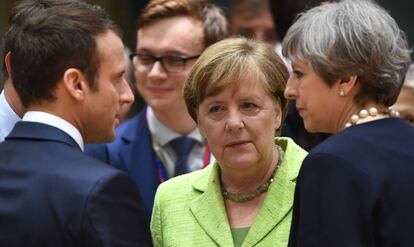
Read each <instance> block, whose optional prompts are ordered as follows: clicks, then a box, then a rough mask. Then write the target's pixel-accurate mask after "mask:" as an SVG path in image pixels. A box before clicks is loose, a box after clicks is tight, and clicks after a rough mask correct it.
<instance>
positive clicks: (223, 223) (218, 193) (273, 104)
mask: <svg viewBox="0 0 414 247" xmlns="http://www.w3.org/2000/svg"><path fill="white" fill-rule="evenodd" d="M287 78H288V72H287V69H286V67H285V65H284V63H283V62H282V61H281V59H280V58H279V57H278V56H277V55H276V53H275V52H274V51H273V49H272V47H270V46H268V45H267V44H264V43H261V42H255V41H251V40H247V39H244V38H232V39H227V40H223V41H221V42H218V43H216V44H214V45H212V46H210V47H209V48H208V49H207V50H205V52H204V53H203V54H202V55H201V56H200V58H199V60H198V61H197V62H196V63H195V65H194V66H193V68H192V70H191V72H190V75H189V77H188V79H187V81H186V83H185V87H184V98H185V101H186V104H187V108H188V111H189V113H190V115H191V116H192V117H193V119H194V120H195V121H196V122H197V124H198V127H199V129H200V133H201V134H202V135H203V137H204V138H205V139H206V140H207V142H208V144H209V146H210V148H211V151H212V153H213V155H214V157H215V158H216V161H215V162H213V164H211V165H210V166H208V167H207V168H205V169H203V170H201V171H197V172H193V173H190V174H186V175H183V176H179V177H176V178H173V179H171V180H169V181H167V182H165V183H163V184H161V185H160V187H159V188H158V190H157V193H156V196H155V204H154V209H153V215H152V220H151V232H152V237H153V242H154V245H155V246H226V247H228V246H275V247H278V246H283V247H285V246H287V242H288V239H289V230H290V224H291V218H292V205H293V194H294V189H295V185H296V177H297V175H298V172H299V168H300V164H301V163H302V160H303V159H304V157H305V156H306V152H305V151H304V150H303V149H301V148H300V147H299V146H297V145H296V144H295V143H294V142H293V141H292V140H290V139H288V138H280V137H275V136H277V135H278V134H279V133H280V128H281V126H282V123H283V120H284V117H285V116H286V109H287V108H286V106H287V102H286V100H285V98H284V97H283V91H284V89H285V85H286V81H287Z"/></svg>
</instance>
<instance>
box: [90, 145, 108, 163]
mask: <svg viewBox="0 0 414 247" xmlns="http://www.w3.org/2000/svg"><path fill="white" fill-rule="evenodd" d="M84 153H86V154H87V155H89V156H91V157H94V158H95V159H98V160H100V161H102V162H104V163H106V164H111V161H110V158H109V151H108V146H107V145H106V144H87V145H85V151H84Z"/></svg>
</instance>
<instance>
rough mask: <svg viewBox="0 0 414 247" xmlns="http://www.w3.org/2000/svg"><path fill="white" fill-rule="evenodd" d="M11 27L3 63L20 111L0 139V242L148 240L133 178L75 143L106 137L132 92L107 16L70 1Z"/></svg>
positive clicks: (118, 243) (138, 242) (76, 243)
mask: <svg viewBox="0 0 414 247" xmlns="http://www.w3.org/2000/svg"><path fill="white" fill-rule="evenodd" d="M41 2H45V0H28V1H24V2H23V3H21V4H29V5H30V4H36V3H41ZM16 8H18V7H16ZM14 28H16V29H15V30H14V33H13V43H12V44H10V50H9V51H10V53H9V55H8V56H7V59H6V65H7V67H8V69H9V71H11V76H12V79H13V85H14V87H15V89H16V92H17V94H18V95H19V98H20V100H21V102H22V105H23V106H24V107H26V108H27V112H26V113H25V114H24V116H23V118H22V121H20V122H18V123H17V124H16V125H15V127H14V128H13V130H12V132H11V133H10V135H9V136H8V137H6V140H5V141H4V142H3V143H1V144H0V246H150V245H151V240H150V235H149V228H148V224H147V219H146V217H145V213H144V208H143V205H142V199H141V197H140V194H139V192H138V190H137V189H136V186H135V184H134V182H133V180H131V179H130V178H129V177H128V176H127V175H126V174H124V173H122V172H120V171H117V170H115V169H113V168H111V167H109V166H107V165H105V164H103V163H101V162H99V161H97V160H95V159H93V158H90V157H89V156H87V155H85V154H83V153H82V152H81V150H83V146H84V142H86V143H100V142H108V141H111V140H113V139H114V137H115V131H114V128H115V125H116V124H117V122H118V120H117V114H118V113H119V109H120V105H121V104H124V103H125V102H129V101H131V100H133V96H132V93H131V91H130V88H129V86H128V84H127V82H126V81H125V80H124V77H123V75H124V73H125V71H126V61H125V58H124V54H123V50H124V47H123V44H122V41H121V38H120V37H119V32H118V30H117V28H116V27H115V25H114V23H113V22H112V21H111V20H110V19H109V17H108V16H107V14H106V13H105V11H104V10H103V9H102V8H99V7H98V6H92V5H89V4H87V3H84V2H82V1H76V0H74V1H71V3H70V4H68V5H61V6H51V7H47V8H41V9H38V10H36V11H34V12H32V13H31V14H30V16H25V18H24V20H23V21H22V22H21V23H20V24H19V25H18V26H15V27H14Z"/></svg>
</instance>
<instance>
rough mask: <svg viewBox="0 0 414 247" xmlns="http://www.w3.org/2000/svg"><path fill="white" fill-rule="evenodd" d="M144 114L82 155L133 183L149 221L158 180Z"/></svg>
mask: <svg viewBox="0 0 414 247" xmlns="http://www.w3.org/2000/svg"><path fill="white" fill-rule="evenodd" d="M146 111H147V108H144V110H142V111H141V112H140V113H139V114H138V115H137V116H135V117H134V118H132V119H130V120H128V121H126V122H124V123H122V124H121V125H120V126H118V128H117V129H116V139H115V141H114V142H112V143H109V144H103V145H87V147H86V150H85V152H86V153H88V154H90V155H92V156H93V157H95V158H98V159H100V160H102V161H104V162H105V163H108V164H110V165H112V166H114V167H116V168H118V169H120V170H122V171H125V172H126V173H128V174H129V175H130V176H131V177H132V178H133V179H134V180H135V183H136V184H137V185H138V188H139V191H140V192H141V195H142V198H143V200H144V204H145V209H146V212H147V216H148V218H150V217H151V213H152V206H153V204H154V197H155V192H156V190H157V188H158V185H159V184H160V180H159V177H158V174H157V165H156V154H155V152H154V150H153V148H152V142H151V133H150V131H149V128H148V124H147V120H146Z"/></svg>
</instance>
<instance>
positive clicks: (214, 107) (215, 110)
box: [208, 105, 221, 113]
mask: <svg viewBox="0 0 414 247" xmlns="http://www.w3.org/2000/svg"><path fill="white" fill-rule="evenodd" d="M220 110H221V107H220V106H218V105H216V106H212V107H211V108H210V109H209V111H208V112H209V113H217V112H220Z"/></svg>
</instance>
